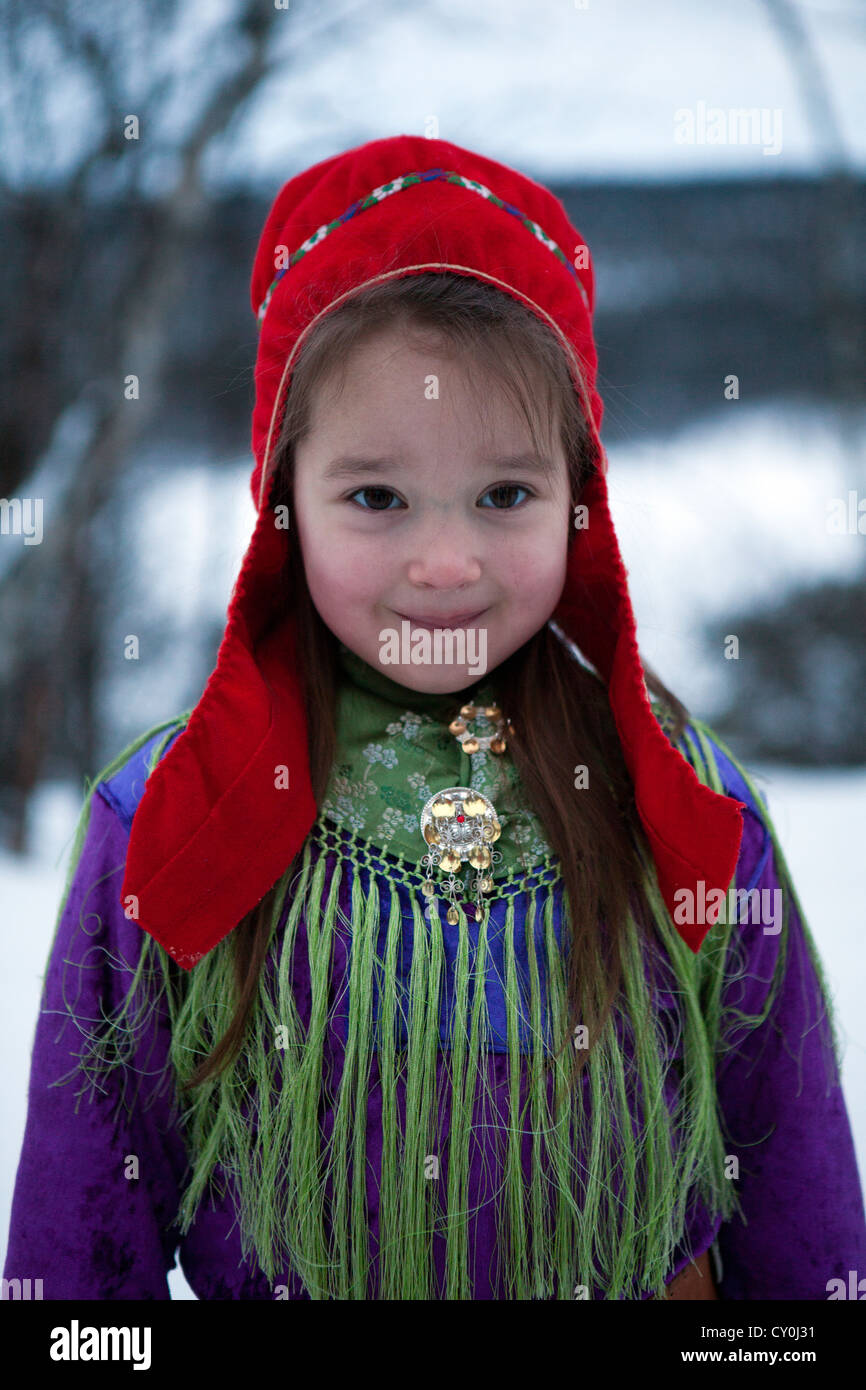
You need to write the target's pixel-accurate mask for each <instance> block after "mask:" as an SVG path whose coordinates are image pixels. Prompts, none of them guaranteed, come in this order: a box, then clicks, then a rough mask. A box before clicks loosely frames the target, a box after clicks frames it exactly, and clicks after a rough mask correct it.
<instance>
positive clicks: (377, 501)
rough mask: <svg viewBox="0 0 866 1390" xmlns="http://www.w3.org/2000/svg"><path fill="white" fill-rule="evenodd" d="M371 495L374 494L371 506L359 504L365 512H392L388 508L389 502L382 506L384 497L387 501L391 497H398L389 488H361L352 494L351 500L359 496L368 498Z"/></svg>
mask: <svg viewBox="0 0 866 1390" xmlns="http://www.w3.org/2000/svg"><path fill="white" fill-rule="evenodd" d="M369 494H372V496H373V501H372V503H371V504H370V505H369V506H367V505H366V504H365V503H359V504H358V505H359V506H360V507H362V509H363V510H364V511H365V512H387V511H391V510H392V509H391V508H390V507H389V506H388V504H387V500H386V502H385V504H384V505H381V503H382V498H383V497H384V498H385V499H388V498H391V497H396V495H397V494H396V493H395V492H392V491H391V489H390V488H389V487H359V488H358V489H357V491H355V492H353V493H352V494H351V496H350V500H351V499H352V498H355V497H358V496H359V495H360V496H367V495H369Z"/></svg>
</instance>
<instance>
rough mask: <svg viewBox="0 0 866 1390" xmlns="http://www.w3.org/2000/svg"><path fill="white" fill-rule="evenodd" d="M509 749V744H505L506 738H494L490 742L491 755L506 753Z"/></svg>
mask: <svg viewBox="0 0 866 1390" xmlns="http://www.w3.org/2000/svg"><path fill="white" fill-rule="evenodd" d="M507 747H508V744H507V743H506V742H505V739H504V738H494V739H491V740H490V751H491V753H504V752H505V750H506V748H507Z"/></svg>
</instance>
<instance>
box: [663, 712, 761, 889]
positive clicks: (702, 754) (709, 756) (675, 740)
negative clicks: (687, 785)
mask: <svg viewBox="0 0 866 1390" xmlns="http://www.w3.org/2000/svg"><path fill="white" fill-rule="evenodd" d="M650 704H651V706H652V710H653V713H654V715H655V716H656V719H657V720H658V722H659V724H660V726H661V728H662V730H663V731H664V733H665V734H666V735H667V737H668V739H669V740H670V742H671V743H672V744H673V746H674V747H675V748H676V749H677V750H678V751H679V752H680V753H681V754H682V756H683V757H684V758H685V759H686V761H687V762H688V763H689V765H690V766H691V767H692V768H693V769H694V772H695V774H696V775H697V777H698V778H699V779H700V781H701V782H703V783H704V784H705V785H706V786H708V787H710V788H712V790H713V791H716V792H720V793H721V794H722V795H724V796H730V797H734V798H735V799H736V800H737V801H740V802H742V803H743V812H742V816H743V837H742V841H741V845H740V857H739V862H738V864H737V873H736V879H737V884H738V885H739V886H742V885H743V883H744V881H745V882H746V884H747V885H749V884H751V883H752V882H753V881H756V880H757V878H758V876H759V875H760V874H761V872H762V871H763V869H764V866H765V864H766V862H767V859H768V856H769V854H770V852H771V849H772V847H773V841H774V835H775V831H774V826H773V822H772V820H771V817H770V812H769V809H768V806H767V803H766V801H765V799H764V797H763V796H762V795H761V793H760V791H759V790H758V788H757V786H756V785H755V781H754V779H753V776H752V774H751V773H750V772H749V770H748V768H747V767H746V766H745V765H744V764H743V762H742V761H741V760H740V759H739V758H738V757H737V756H736V755H735V754H734V753H733V752H732V751H731V749H730V748H729V747H728V746H727V744H726V743H724V742H723V740H722V739H721V738H720V736H719V735H718V734H717V733H716V731H715V730H714V729H713V728H712V727H711V726H710V725H709V724H707V723H705V721H704V720H702V719H698V718H697V717H696V716H694V715H689V719H688V722H687V723H686V725H685V727H684V728H683V730H682V732H681V733H680V734H679V735H678V736H677V735H676V734H675V732H674V717H673V713H672V711H671V710H670V709H669V707H668V706H667V705H666V704H665V703H664V702H663V701H661V700H657V699H655V698H652V697H651V699H650Z"/></svg>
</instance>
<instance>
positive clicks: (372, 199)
mask: <svg viewBox="0 0 866 1390" xmlns="http://www.w3.org/2000/svg"><path fill="white" fill-rule="evenodd" d="M437 179H444V180H445V181H446V182H447V183H457V184H460V186H461V187H462V188H466V189H469V190H470V192H472V193H478V194H480V196H481V197H482V198H486V199H487V201H488V202H490V203H495V204H496V206H497V207H498V208H502V209H503V211H505V212H508V213H511V215H512V217H516V218H517V220H518V221H519V222H521V223H522V224H523V226H524V227H525V228H526V229H527V231H529V232H531V233H532V235H533V236H534V237H536V238H537V240H538V241H540V242H541V244H542V245H543V246H546V247H547V249H548V251H551V252H552V253H553V255H554V256H556V259H557V260H558V261H560V262H561V264H562V265H564V266H565V268H566V270H568V272H569V273H570V274H571V276H572V277H573V279H574V282H575V284H576V285H577V288H578V290H579V291H580V295H581V298H582V299H583V302H584V304H585V305H586V307H587V309H589V296H588V294H587V292H586V289H585V287H584V285H583V283H582V281H581V279H580V276H579V275H578V273H577V270H576V269H575V267H574V265H573V264H572V262H571V261H570V260H569V259H568V257H567V256H566V255H565V253H564V252H563V251H562V249H561V248H560V247H559V246H557V244H556V242H555V241H554V240H553V238H552V237H549V236H548V235H547V233H546V232H545V231H544V230H543V228H541V227H539V225H538V223H537V222H533V220H532V218H531V217H527V216H526V214H525V213H524V212H522V211H521V210H520V208H516V207H514V206H513V204H511V203H506V202H505V200H504V199H502V198H497V196H496V194H495V193H493V192H492V191H491V190H490V189H489V188H486V187H485V186H484V184H483V183H478V182H477V181H476V180H475V179H467V178H464V176H463V175H462V174H456V173H454V172H453V171H451V170H448V169H425V170H423V171H421V172H419V173H414V174H403V175H402V176H401V177H400V178H397V179H390V180H389V181H388V183H383V184H381V185H380V186H379V187H378V188H374V189H373V191H372V193H368V194H367V196H366V198H359V199H358V200H357V201H356V202H354V203H352V205H351V207H348V208H347V209H346V211H345V212H343V213H341V214H340V216H339V217H335V218H334V220H333V222H325V223H323V224H322V226H321V227H319V228H318V229H317V230H316V231H315V232H313V234H312V236H309V237H307V239H306V241H304V242H302V243H301V245H300V246H299V247H298V249H297V251H293V252H292V254H291V255H290V256H289V262H288V265H285V266H283V267H282V269H281V270H278V271H277V273H276V275H275V276H274V278H273V280H272V281H271V283H270V285H269V286H268V291H267V294H266V295H265V297H264V299H263V300H262V302H261V304H260V305H259V309H258V313H257V315H256V320H257V323H258V326H259V328H261V326H262V323H263V321H264V317H265V314H266V313H267V310H268V305H269V304H270V302H271V297H272V296H273V293H274V290H275V289H276V287H277V285H278V284H279V282H280V281H281V280H282V278H283V276H284V275H285V274H286V271H288V270H291V268H292V266H294V265H297V263H298V261H300V260H302V259H303V257H304V256H306V254H307V252H308V251H312V249H313V247H314V246H318V245H319V244H320V243H321V242H323V241H324V240H325V237H327V236H330V234H331V232H333V231H335V230H336V228H337V227H342V226H343V224H344V223H345V222H348V221H350V219H351V218H353V217H356V216H357V215H358V213H359V212H363V211H364V209H365V208H371V207H374V206H375V205H376V204H377V203H381V202H382V201H383V200H384V199H385V198H390V196H391V194H392V193H401V192H402V191H403V189H404V188H412V187H414V186H415V184H418V183H432V182H433V181H434V180H437Z"/></svg>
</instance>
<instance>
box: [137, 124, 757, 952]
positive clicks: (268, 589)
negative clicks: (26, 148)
mask: <svg viewBox="0 0 866 1390" xmlns="http://www.w3.org/2000/svg"><path fill="white" fill-rule="evenodd" d="M429 271H434V272H435V271H439V272H442V271H450V272H452V273H456V274H463V275H474V276H477V277H478V278H480V279H483V280H486V281H488V282H489V283H491V284H493V285H495V286H498V287H499V288H500V289H501V290H503V291H505V292H506V293H508V294H510V295H512V296H513V297H514V298H515V299H517V300H518V301H519V302H521V303H523V304H524V305H525V306H526V307H527V308H528V309H530V310H531V311H532V312H533V313H535V314H537V315H538V317H539V318H540V319H541V320H542V322H544V323H545V324H547V326H548V328H550V330H551V331H552V332H553V333H554V334H555V335H556V337H557V339H558V341H559V343H560V345H561V346H562V348H563V351H564V352H565V353H566V356H567V358H568V360H569V363H570V369H571V373H572V379H573V380H574V381H575V387H576V389H578V390H579V392H580V393H581V396H582V399H583V401H584V406H585V411H586V414H587V417H588V422H589V429H590V435H591V440H592V445H593V446H594V452H595V455H596V458H597V460H598V465H597V468H596V471H595V472H594V474H593V475H592V476H591V478H590V479H589V481H588V482H587V484H586V485H585V487H584V490H583V492H582V494H581V499H580V500H581V503H582V504H584V505H585V506H586V508H587V517H586V524H585V525H584V526H583V528H582V529H575V530H574V531H573V536H572V541H571V549H570V553H569V560H568V568H567V575H566V581H565V585H564V588H563V592H562V596H561V598H560V601H559V604H558V606H557V608H556V610H555V612H554V614H553V618H554V621H555V622H556V623H557V624H558V625H559V626H560V628H561V629H562V630H563V631H564V632H565V634H566V635H567V637H568V638H569V639H570V640H571V641H573V642H574V643H575V645H576V646H577V647H578V648H579V650H580V651H581V652H583V653H584V655H585V656H586V657H587V658H588V660H589V661H590V662H591V663H592V664H593V666H594V667H595V668H596V670H597V671H598V672H599V674H600V675H601V676H602V678H603V679H604V681H605V682H606V684H607V688H608V695H609V699H610V704H611V708H612V710H613V715H614V718H615V721H616V727H617V730H618V733H619V737H620V739H621V742H622V747H623V751H624V755H625V759H626V763H627V766H628V769H629V772H630V774H631V777H632V780H633V783H634V789H635V800H636V805H637V809H638V813H639V816H640V819H641V822H642V824H643V827H644V830H645V832H646V835H647V837H648V840H649V845H650V848H651V851H652V854H653V858H654V861H655V864H656V868H657V871H658V879H659V885H660V888H661V891H662V895H663V897H664V900H665V902H666V903H667V906H668V908H669V910H670V912H671V915H672V916H673V913H674V907H675V898H674V894H675V893H676V892H677V891H678V890H681V889H689V890H690V891H691V892H692V893H695V894H696V895H697V892H698V883H699V881H700V880H703V882H704V884H705V887H706V890H707V891H709V890H710V889H712V888H721V890H722V891H723V892H724V891H726V890H727V887H728V885H729V883H730V881H731V878H732V875H733V873H734V869H735V867H736V863H737V857H738V852H739V846H740V837H741V834H742V815H741V808H742V807H743V805H744V803H743V802H741V801H737V800H735V799H734V798H732V797H727V796H724V795H722V794H720V793H717V792H714V791H712V790H711V789H710V788H708V787H706V786H704V785H703V784H702V783H701V782H700V781H699V779H698V777H697V775H696V773H695V772H694V770H693V768H692V767H691V766H690V765H689V763H688V762H687V761H686V759H685V758H684V757H683V756H682V754H681V753H679V752H678V751H677V750H676V749H675V748H674V747H673V746H672V745H671V744H670V743H669V742H668V739H667V738H666V736H665V734H664V733H663V731H662V729H661V728H660V727H659V724H658V723H657V721H656V719H655V716H654V715H653V712H652V709H651V707H650V703H649V699H648V696H647V691H646V686H645V682H644V676H643V671H642V668H641V664H640V659H639V655H638V646H637V635H636V628H635V619H634V613H633V611H632V606H631V601H630V599H629V593H628V585H627V581H626V570H625V567H624V565H623V562H622V557H621V556H620V552H619V546H618V544H617V539H616V534H615V532H614V528H613V522H612V520H611V515H610V510H609V507H608V498H607V486H606V482H605V472H606V470H607V462H606V459H605V456H604V452H603V449H602V446H601V441H600V438H599V429H600V425H601V418H602V409H603V407H602V402H601V399H600V397H599V395H598V393H597V391H596V389H595V380H596V371H597V355H596V349H595V343H594V341H593V336H592V310H593V302H594V275H593V269H592V265H591V263H590V260H589V254H588V251H587V248H586V246H585V244H584V243H583V241H582V239H581V237H580V235H579V234H578V232H577V231H576V229H575V228H574V227H573V226H572V224H571V222H570V221H569V219H568V217H567V215H566V212H565V209H564V207H563V205H562V203H561V202H560V201H559V199H558V198H556V197H554V195H553V194H552V193H550V192H549V190H548V189H546V188H544V187H542V186H541V185H540V184H538V183H535V182H534V181H533V180H532V179H529V178H527V177H526V176H525V175H523V174H519V173H517V172H516V171H515V170H513V169H510V168H508V167H507V166H506V165H504V164H499V163H497V162H495V161H494V160H491V159H485V158H483V157H482V156H481V155H478V154H474V153H472V152H471V151H470V150H464V149H461V148H460V147H459V146H457V145H452V144H450V143H447V142H445V141H442V140H427V139H424V138H422V137H420V136H412V135H399V136H395V137H394V138H392V139H387V140H374V141H371V142H369V143H368V144H365V145H361V146H359V147H358V148H357V149H352V150H348V151H346V152H345V153H344V154H340V155H334V156H333V157H331V158H329V159H326V160H323V161H322V162H321V163H319V164H316V165H314V166H313V167H312V168H311V169H307V170H306V171H305V172H304V173H302V174H299V175H297V177H295V178H293V179H290V180H289V182H288V183H286V184H285V185H284V187H283V188H282V189H281V190H280V192H279V193H278V195H277V197H276V199H275V201H274V204H273V206H272V208H271V211H270V213H269V215H268V219H267V222H266V223H265V227H264V230H263V232H262V236H261V239H260V241H259V246H258V250H257V252H256V258H255V265H254V268H253V277H252V286H251V289H252V303H253V310H254V312H255V313H256V315H257V317H258V320H259V326H260V334H261V336H260V341H259V348H258V355H257V360H256V372H255V381H256V403H255V410H254V413H253V429H252V443H253V452H254V456H255V467H254V469H253V475H252V484H251V485H252V492H253V497H254V499H255V501H256V505H257V508H258V515H257V520H256V524H255V528H254V531H253V535H252V539H251V541H250V544H249V546H248V548H247V551H246V554H245V556H244V559H243V564H242V567H241V572H240V574H239V576H238V579H237V581H236V583H235V587H234V589H233V591H232V596H231V600H230V603H229V609H228V621H227V626H226V630H225V634H224V636H223V640H222V643H221V645H220V649H219V653H218V656H217V664H216V667H215V669H214V671H213V672H212V674H211V676H210V678H209V680H208V682H207V685H206V686H205V689H204V692H203V694H202V696H201V699H200V700H199V702H198V704H197V705H196V707H195V709H194V710H193V713H192V715H191V717H190V719H189V723H188V725H187V727H186V728H185V729H184V730H183V732H182V733H181V734H180V735H179V737H178V738H177V739H176V740H175V742H174V743H173V745H172V746H171V747H170V748H169V750H168V752H167V753H166V754H165V756H164V758H163V759H162V760H161V761H160V762H159V763H158V764H157V766H156V767H155V768H154V770H153V772H152V773H151V775H150V776H149V777H148V779H147V782H146V784H145V789H144V793H143V796H142V799H141V801H140V803H139V805H138V808H137V810H136V813H135V816H134V819H133V823H132V830H131V834H130V840H129V849H128V854H127V860H126V872H125V877H124V882H123V890H122V901H123V902H128V901H129V898H130V896H131V895H133V896H134V897H135V899H136V900H137V917H138V921H139V923H140V925H141V926H142V927H143V928H144V929H145V931H147V932H149V933H150V934H151V935H152V936H154V937H155V938H156V940H157V941H158V942H159V943H160V944H161V945H162V946H163V947H164V948H165V949H166V951H167V952H168V953H169V955H171V956H172V957H173V959H174V960H175V961H177V962H178V964H179V965H181V966H183V967H184V968H185V969H191V968H192V967H193V966H194V965H195V964H196V963H197V962H198V961H199V960H201V958H202V956H204V955H206V954H207V952H208V951H210V950H211V949H212V948H213V947H214V946H215V945H216V944H217V943H218V942H219V941H221V940H222V939H223V937H225V936H226V935H227V934H228V932H230V931H231V930H232V928H233V927H234V926H235V925H236V924H237V923H238V922H239V921H240V919H241V918H242V917H243V916H244V914H245V913H246V912H248V911H249V910H250V909H251V908H252V907H254V906H255V904H256V903H257V902H259V901H260V900H261V898H262V897H263V896H264V895H265V893H266V892H267V891H268V890H269V889H270V888H271V887H272V885H273V884H274V883H275V882H276V881H277V879H278V878H279V877H280V876H281V874H283V873H284V871H285V869H286V867H287V866H288V864H289V863H290V862H291V860H292V858H293V857H294V855H295V853H296V852H297V850H298V849H299V847H300V846H301V844H302V843H303V841H304V839H305V837H306V835H307V833H308V831H309V829H310V827H311V825H312V823H313V821H314V819H315V816H316V813H317V807H316V803H315V800H314V797H313V791H312V785H311V782H310V773H309V766H308V755H307V731H306V719H305V712H304V706H303V701H302V696H301V688H300V681H299V677H298V663H299V661H300V660H302V653H300V652H299V651H298V646H297V635H296V630H295V621H294V617H293V615H292V613H291V612H286V609H285V597H284V595H281V594H280V589H279V582H278V581H279V578H280V574H281V571H282V567H283V561H284V559H285V556H286V553H287V551H286V547H287V546H288V545H292V544H297V541H296V540H295V539H294V535H293V533H292V531H291V529H284V528H282V527H280V526H278V525H275V514H274V511H273V508H272V507H271V506H270V505H269V499H268V497H267V496H266V492H267V491H268V485H269V483H270V478H269V474H268V468H267V464H268V461H269V460H270V458H271V456H272V454H273V449H274V445H275V443H276V440H277V438H278V437H279V427H280V423H281V419H282V414H283V409H284V406H285V400H286V391H287V389H288V386H289V382H290V379H291V373H292V369H293V364H294V362H295V361H296V359H297V356H298V352H299V350H300V348H301V346H302V343H303V340H304V338H305V336H306V333H307V331H308V330H309V329H310V328H311V326H312V325H313V324H314V323H315V322H317V320H318V319H319V318H320V317H321V316H322V315H323V314H325V313H327V312H328V310H329V309H332V308H334V307H335V306H336V305H337V304H338V303H339V302H340V301H341V299H342V298H343V297H344V296H346V295H349V294H351V293H352V292H353V291H357V290H359V289H361V288H362V287H365V286H367V285H369V284H371V283H372V282H374V281H382V280H386V279H390V278H391V277H393V276H398V275H406V274H420V273H422V272H429ZM575 359H577V363H579V367H578V366H576V364H575ZM580 373H582V376H583V382H581V380H580ZM587 393H588V394H587ZM280 769H287V770H288V787H286V785H285V776H284V775H283V776H282V777H281V776H280V775H279V773H280ZM709 915H712V913H710V914H709ZM678 930H679V931H680V933H681V935H682V936H683V938H684V940H685V941H686V942H687V943H688V945H689V946H690V947H691V948H692V950H694V951H697V950H698V949H699V947H700V944H701V942H702V940H703V938H704V936H705V935H706V933H707V931H708V930H709V925H708V924H705V923H696V924H694V925H689V926H685V927H678Z"/></svg>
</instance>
